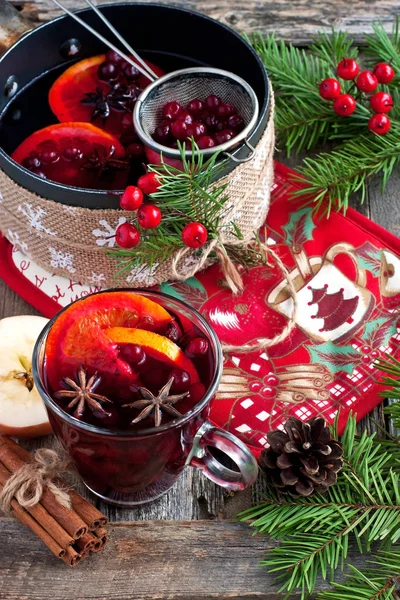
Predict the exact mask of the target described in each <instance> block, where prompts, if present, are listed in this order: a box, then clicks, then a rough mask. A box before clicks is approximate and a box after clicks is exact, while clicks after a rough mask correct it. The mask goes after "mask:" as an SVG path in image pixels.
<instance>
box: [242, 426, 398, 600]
mask: <svg viewBox="0 0 400 600" xmlns="http://www.w3.org/2000/svg"><path fill="white" fill-rule="evenodd" d="M355 431H356V420H355V418H354V417H353V416H351V417H350V418H349V421H348V423H347V426H346V430H345V432H344V434H343V436H342V443H343V450H344V463H345V464H344V467H343V469H342V471H341V472H340V473H339V475H338V481H337V483H336V485H334V486H333V487H331V488H330V489H329V491H328V492H327V493H326V495H324V496H322V495H318V494H317V495H314V496H311V497H309V498H299V499H293V498H291V497H290V496H287V495H284V494H283V495H282V494H280V493H278V492H277V491H275V490H273V489H269V491H268V494H267V497H266V498H265V499H264V501H263V502H262V503H260V504H258V505H257V506H255V507H253V508H251V509H249V510H247V511H244V512H243V513H241V514H240V515H239V517H240V519H241V520H249V519H250V520H251V526H252V527H254V528H255V529H256V530H257V531H258V532H259V533H267V534H268V535H270V536H271V537H272V538H273V539H276V540H279V544H278V545H277V546H276V547H274V548H273V549H272V550H271V551H270V553H269V555H268V556H267V557H266V559H265V560H264V561H262V563H261V564H262V565H264V566H266V567H267V569H268V571H269V572H271V573H276V574H277V575H278V579H279V580H280V581H281V583H282V587H281V589H280V591H281V592H285V593H287V594H290V593H291V592H293V591H294V590H296V589H299V590H300V592H301V598H302V599H305V598H307V597H308V595H309V594H311V593H312V592H313V590H314V588H315V584H316V579H317V577H318V576H319V575H321V576H322V577H323V578H324V579H327V578H328V577H330V578H332V577H333V575H334V572H335V571H336V570H337V569H339V570H343V568H344V563H345V560H346V558H347V554H348V551H349V545H350V542H353V543H355V544H356V545H357V547H358V548H359V551H360V552H370V551H371V547H372V545H373V544H376V543H378V544H379V545H380V546H381V548H383V549H386V548H387V547H389V546H390V545H392V544H395V543H396V542H397V541H398V539H399V538H400V490H399V482H400V462H397V460H394V457H393V454H392V453H391V452H390V451H388V449H387V448H386V447H385V446H383V445H381V444H380V443H379V441H376V440H375V439H374V436H370V435H368V434H367V433H364V434H363V435H362V436H361V437H359V438H358V437H356V435H355ZM395 453H396V455H397V456H398V455H399V454H400V448H398V449H395Z"/></svg>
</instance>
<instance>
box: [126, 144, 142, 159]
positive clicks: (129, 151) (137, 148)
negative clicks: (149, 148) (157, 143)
mask: <svg viewBox="0 0 400 600" xmlns="http://www.w3.org/2000/svg"><path fill="white" fill-rule="evenodd" d="M125 152H126V155H127V156H129V158H134V159H138V158H142V156H143V155H144V146H143V144H139V143H138V142H135V143H134V144H129V146H127V147H126V149H125Z"/></svg>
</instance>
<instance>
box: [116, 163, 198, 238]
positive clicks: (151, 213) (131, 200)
mask: <svg viewBox="0 0 400 600" xmlns="http://www.w3.org/2000/svg"><path fill="white" fill-rule="evenodd" d="M160 185H161V183H160V181H159V179H158V178H157V176H156V174H155V173H146V174H145V175H142V177H139V179H138V182H137V186H135V185H128V187H127V188H126V189H125V191H124V193H123V194H122V195H121V197H120V201H119V203H120V206H121V208H122V209H124V210H129V211H136V218H137V222H138V224H139V225H140V227H141V228H142V229H155V228H156V227H158V226H159V224H160V223H161V220H162V214H161V210H160V209H159V207H158V206H156V205H155V204H153V203H151V202H145V203H144V202H143V194H154V193H155V192H156V191H157V190H158V188H159V187H160ZM207 237H208V233H207V229H206V228H205V227H204V225H202V223H188V224H187V225H185V227H184V228H183V229H182V241H183V243H184V244H185V245H186V246H189V248H201V246H204V244H205V243H206V241H207ZM115 241H116V244H117V245H118V246H119V247H120V248H125V249H129V248H134V247H135V246H137V245H138V243H139V242H140V231H139V229H138V228H137V227H136V226H135V225H134V224H133V223H122V224H121V225H119V226H118V227H117V229H116V231H115Z"/></svg>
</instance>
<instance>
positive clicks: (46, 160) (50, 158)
mask: <svg viewBox="0 0 400 600" xmlns="http://www.w3.org/2000/svg"><path fill="white" fill-rule="evenodd" d="M59 159H60V154H59V153H58V152H57V150H52V149H51V148H48V149H47V148H46V149H44V150H42V151H41V152H40V160H41V162H42V164H44V165H50V164H53V163H56V162H57V161H58V160H59Z"/></svg>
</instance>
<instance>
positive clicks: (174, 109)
mask: <svg viewBox="0 0 400 600" xmlns="http://www.w3.org/2000/svg"><path fill="white" fill-rule="evenodd" d="M182 111H183V108H182V106H181V105H180V104H179V102H168V104H166V105H165V106H163V109H162V114H163V117H165V118H166V119H169V120H170V121H173V120H174V119H177V118H178V115H179V113H180V112H182Z"/></svg>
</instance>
